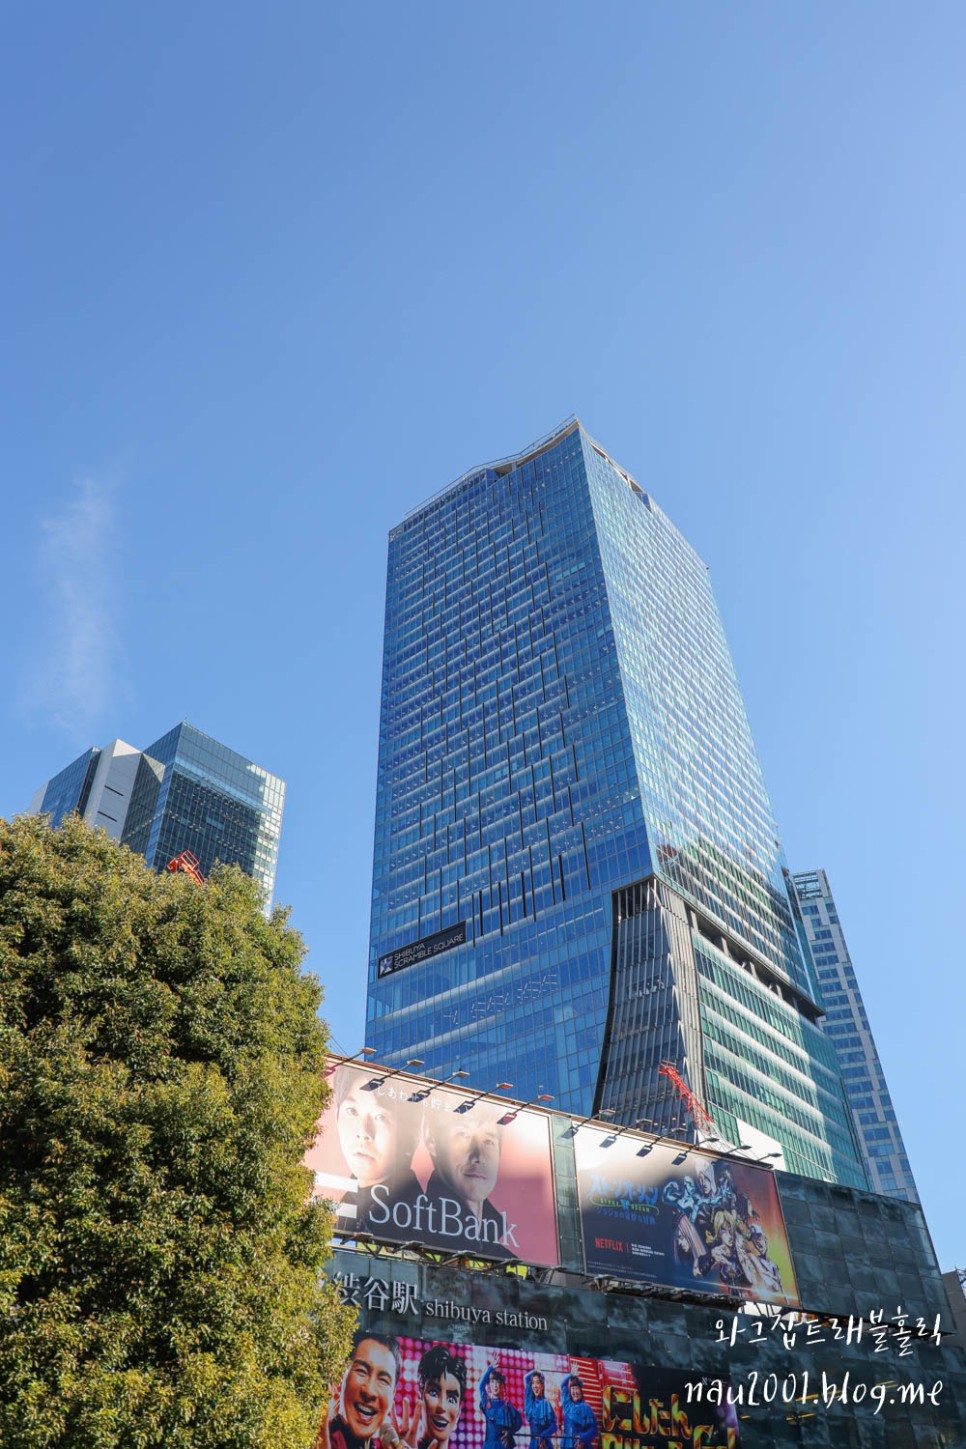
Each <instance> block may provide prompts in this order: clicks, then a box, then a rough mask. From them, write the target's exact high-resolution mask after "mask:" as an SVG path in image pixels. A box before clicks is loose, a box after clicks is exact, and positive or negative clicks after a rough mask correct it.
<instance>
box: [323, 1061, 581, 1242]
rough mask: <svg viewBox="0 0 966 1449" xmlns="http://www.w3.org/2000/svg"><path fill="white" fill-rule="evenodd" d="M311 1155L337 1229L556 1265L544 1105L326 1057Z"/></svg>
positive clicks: (353, 1234)
mask: <svg viewBox="0 0 966 1449" xmlns="http://www.w3.org/2000/svg"><path fill="white" fill-rule="evenodd" d="M331 1065H332V1067H333V1071H332V1076H331V1081H332V1087H333V1092H332V1102H331V1105H330V1107H329V1110H328V1111H327V1112H326V1114H325V1116H324V1117H323V1119H322V1121H321V1123H320V1124H319V1125H320V1131H319V1136H318V1137H317V1139H316V1142H315V1145H314V1146H313V1147H312V1148H311V1150H310V1151H309V1152H308V1154H307V1155H306V1159H305V1161H306V1165H307V1166H308V1167H309V1168H310V1169H311V1171H312V1173H313V1181H314V1186H313V1195H314V1196H316V1197H324V1198H328V1199H329V1200H330V1201H332V1202H334V1203H335V1204H336V1205H337V1208H338V1217H337V1220H336V1232H337V1233H338V1234H340V1235H341V1236H343V1237H345V1238H350V1239H351V1238H355V1237H357V1236H358V1235H368V1236H370V1237H372V1238H374V1239H377V1240H381V1241H384V1242H391V1243H401V1244H402V1243H419V1244H421V1245H422V1246H424V1247H429V1248H439V1249H441V1250H444V1251H447V1252H450V1253H452V1254H453V1255H454V1256H457V1255H459V1256H470V1257H473V1258H480V1259H492V1260H496V1261H507V1260H509V1259H512V1258H518V1259H520V1260H521V1261H522V1262H524V1263H532V1264H535V1265H537V1266H547V1267H555V1266H556V1265H557V1262H558V1258H557V1218H556V1208H555V1203H554V1180H553V1164H552V1160H551V1155H550V1127H549V1123H548V1119H547V1117H546V1116H545V1115H544V1114H543V1113H540V1112H528V1111H522V1110H520V1109H519V1108H517V1107H515V1106H514V1105H513V1104H512V1103H509V1102H501V1101H495V1100H494V1099H492V1098H481V1097H478V1096H477V1095H476V1094H475V1093H473V1092H460V1091H458V1090H456V1089H454V1088H447V1087H440V1086H434V1085H433V1084H432V1083H430V1082H425V1083H420V1082H418V1081H416V1080H415V1079H413V1078H411V1077H402V1076H399V1075H396V1074H389V1073H387V1072H385V1071H384V1070H383V1069H381V1068H373V1067H366V1066H360V1065H358V1064H350V1063H348V1062H339V1061H333V1062H332V1064H331Z"/></svg>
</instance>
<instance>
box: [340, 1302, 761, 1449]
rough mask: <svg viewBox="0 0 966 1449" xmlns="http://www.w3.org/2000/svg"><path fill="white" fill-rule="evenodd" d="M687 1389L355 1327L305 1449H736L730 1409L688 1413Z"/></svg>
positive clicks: (683, 1376)
mask: <svg viewBox="0 0 966 1449" xmlns="http://www.w3.org/2000/svg"><path fill="white" fill-rule="evenodd" d="M689 1382H691V1383H701V1382H702V1380H701V1376H700V1375H697V1374H693V1373H692V1374H688V1373H687V1372H686V1371H685V1370H682V1369H665V1368H661V1369H656V1368H651V1367H648V1366H647V1365H638V1364H630V1363H624V1362H619V1361H615V1360H611V1359H597V1358H576V1357H573V1356H571V1355H569V1354H562V1353H543V1352H532V1351H530V1350H528V1349H516V1348H492V1347H489V1346H487V1347H483V1346H482V1345H479V1344H473V1343H449V1342H436V1341H424V1340H421V1339H415V1338H403V1337H400V1338H396V1337H394V1336H392V1335H384V1334H381V1333H377V1332H375V1331H372V1332H370V1331H369V1330H368V1329H365V1328H363V1329H360V1330H358V1332H357V1334H356V1338H355V1341H354V1345H353V1349H352V1352H351V1354H350V1356H349V1360H348V1362H347V1364H346V1367H345V1371H344V1373H343V1376H342V1380H341V1383H340V1384H339V1385H338V1386H337V1388H336V1391H335V1394H334V1396H333V1400H332V1402H331V1404H330V1405H329V1409H328V1412H327V1414H326V1418H325V1422H324V1423H323V1425H322V1427H321V1429H320V1431H319V1435H318V1437H317V1439H316V1441H315V1442H316V1449H658V1446H660V1449H668V1445H669V1444H677V1445H681V1446H684V1445H686V1446H687V1449H701V1446H724V1449H738V1446H739V1445H740V1442H741V1439H740V1430H739V1424H738V1418H737V1414H736V1412H735V1408H734V1406H733V1405H731V1404H728V1403H724V1404H721V1405H712V1404H708V1403H701V1402H694V1403H691V1402H690V1401H689V1400H690V1395H689V1394H688V1392H687V1384H688V1383H689ZM722 1382H723V1383H724V1384H727V1382H728V1381H727V1380H723V1381H722ZM695 1397H696V1398H697V1395H696V1396H695ZM702 1397H703V1396H702ZM724 1397H727V1395H724Z"/></svg>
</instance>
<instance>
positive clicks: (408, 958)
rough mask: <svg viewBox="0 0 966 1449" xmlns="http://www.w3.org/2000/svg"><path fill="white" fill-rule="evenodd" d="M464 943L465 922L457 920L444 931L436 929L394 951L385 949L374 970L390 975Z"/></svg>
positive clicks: (383, 974) (380, 974)
mask: <svg viewBox="0 0 966 1449" xmlns="http://www.w3.org/2000/svg"><path fill="white" fill-rule="evenodd" d="M465 943H466V922H465V921H458V922H457V924H456V925H455V926H447V928H446V930H445V931H436V932H435V934H434V935H432V936H423V937H422V938H421V939H420V940H419V941H413V942H411V943H410V945H408V946H400V947H399V948H398V950H396V951H387V952H386V954H385V956H380V957H379V961H378V963H377V967H376V971H377V974H378V975H379V976H380V977H382V976H391V975H392V973H393V972H394V971H403V970H405V968H406V967H407V966H415V965H416V964H417V963H418V962H420V961H429V960H431V959H432V957H433V956H439V955H440V954H441V953H442V952H443V951H451V950H452V948H453V947H454V946H462V945H465Z"/></svg>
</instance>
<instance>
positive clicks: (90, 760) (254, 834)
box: [30, 722, 285, 902]
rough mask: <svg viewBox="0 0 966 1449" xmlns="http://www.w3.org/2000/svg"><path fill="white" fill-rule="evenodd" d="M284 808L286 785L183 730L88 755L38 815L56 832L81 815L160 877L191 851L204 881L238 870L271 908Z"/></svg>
mask: <svg viewBox="0 0 966 1449" xmlns="http://www.w3.org/2000/svg"><path fill="white" fill-rule="evenodd" d="M284 802H285V784H284V781H282V780H279V779H278V778H277V777H276V776H275V775H270V774H269V773H268V771H267V770H263V769H262V768H261V767H260V766H259V765H255V764H253V763H252V761H251V760H248V759H246V758H245V756H244V755H240V754H238V752H237V751H236V750H230V749H229V748H228V747H227V745H223V744H221V743H219V741H218V740H214V739H212V738H211V737H210V735H206V734H203V733H202V731H201V730H198V729H195V728H194V726H193V725H190V724H187V723H185V722H182V723H181V724H179V725H176V726H175V728H174V729H173V730H169V731H168V733H167V734H166V735H162V737H161V738H160V739H159V740H157V741H155V743H154V744H153V745H150V746H149V747H148V748H147V749H146V750H143V751H142V750H137V749H135V748H134V747H133V746H131V745H127V744H125V743H124V742H123V740H113V741H112V742H111V744H109V745H107V746H106V747H105V748H104V749H90V750H87V751H85V753H84V754H83V755H81V756H80V757H79V758H78V759H77V760H75V761H74V762H73V763H72V764H70V765H68V766H67V767H66V768H65V769H64V770H62V771H60V773H59V774H57V775H55V776H53V777H52V778H51V779H50V780H48V781H47V783H46V784H45V785H42V786H41V787H40V789H39V790H38V791H37V792H36V794H35V795H34V798H33V800H32V801H31V806H30V808H31V812H32V813H34V814H46V815H49V816H50V820H51V824H52V825H54V826H56V825H59V824H60V822H61V821H62V820H63V818H64V816H65V815H67V814H70V813H73V812H75V811H76V812H77V813H78V814H80V815H82V816H83V817H84V819H85V820H87V821H88V823H89V824H91V825H95V826H100V827H102V828H103V829H105V830H106V831H107V832H108V834H109V835H111V836H112V837H113V838H114V839H116V840H120V841H121V843H122V844H123V845H127V846H130V848H131V849H132V850H136V851H137V852H138V853H139V854H140V855H143V856H144V858H145V860H146V861H147V862H148V864H149V865H150V866H153V867H154V868H155V869H156V870H163V869H164V867H165V866H166V865H167V863H168V861H169V860H171V859H172V858H173V857H174V856H176V855H179V854H180V853H181V851H183V850H189V851H191V852H192V853H193V854H194V855H195V856H197V858H198V862H199V865H200V867H201V870H202V873H203V874H205V875H208V874H209V872H210V871H211V869H212V867H213V866H214V865H215V863H216V862H217V861H220V862H221V863H222V864H224V865H238V866H240V867H241V869H242V870H243V871H245V872H246V874H248V875H250V876H253V877H254V879H255V880H256V881H257V882H258V883H259V885H260V886H261V887H262V890H263V891H264V893H265V899H266V902H270V901H271V898H272V892H273V890H274V887H275V871H276V867H277V864H278V844H279V836H280V834H281V829H282V809H283V806H284Z"/></svg>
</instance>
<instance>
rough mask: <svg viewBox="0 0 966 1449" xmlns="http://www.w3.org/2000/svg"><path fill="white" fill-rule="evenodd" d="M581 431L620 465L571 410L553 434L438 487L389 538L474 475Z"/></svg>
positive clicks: (522, 459)
mask: <svg viewBox="0 0 966 1449" xmlns="http://www.w3.org/2000/svg"><path fill="white" fill-rule="evenodd" d="M577 430H579V431H580V432H582V433H583V434H584V436H585V437H586V438H587V440H588V441H589V442H591V443H593V445H594V447H596V448H599V449H600V451H601V452H602V453H604V455H605V456H606V457H607V458H609V459H610V461H611V462H612V463H614V466H615V468H620V464H619V463H616V462H615V460H614V459H613V458H611V457H610V454H609V453H607V451H606V449H604V448H601V447H600V444H599V443H597V442H596V440H595V439H593V438H592V437H591V436H590V434H589V433H588V432H587V429H586V428H585V427H584V425H583V423H582V422H581V421H580V419H579V417H578V416H577V414H576V413H571V414H570V415H569V417H566V418H565V419H564V420H563V422H562V423H559V424H558V426H557V427H555V428H553V429H552V430H551V431H550V432H549V433H545V434H544V435H543V437H542V438H537V440H536V441H535V442H533V443H530V444H529V445H528V446H527V447H526V448H522V449H521V450H520V452H518V453H510V454H508V455H507V456H506V457H505V458H495V459H493V460H492V461H491V462H488V463H478V464H477V465H476V466H475V467H473V468H467V469H466V471H465V472H463V473H461V474H460V475H459V477H458V478H454V479H453V481H452V482H451V483H447V484H446V485H445V486H444V487H443V488H439V489H437V491H436V492H435V493H431V494H430V495H429V497H428V498H424V499H423V501H422V502H421V503H417V504H416V505H415V507H413V508H410V509H409V510H408V512H407V513H405V514H404V515H403V517H402V518H401V519H400V521H399V523H397V524H395V525H394V526H393V527H392V528H391V529H390V530H389V537H390V538H394V537H395V535H396V534H397V533H398V531H399V530H400V529H401V528H402V527H404V525H405V524H407V523H409V522H410V520H411V519H413V518H416V517H417V516H418V515H419V514H420V513H422V512H424V511H425V509H427V508H431V507H433V505H434V504H437V503H439V502H441V501H442V499H444V498H445V497H446V495H447V494H448V493H452V492H453V490H454V489H455V488H459V487H460V485H461V484H462V483H466V482H468V481H469V480H470V479H471V478H475V477H476V476H477V475H478V474H479V473H483V472H486V471H488V470H491V469H506V470H507V471H509V470H510V469H512V468H520V467H522V466H523V464H524V463H527V462H529V461H530V460H531V459H532V458H536V457H539V455H540V454H541V453H545V452H547V450H548V449H549V448H552V447H554V445H555V444H557V443H559V442H560V441H561V440H562V439H563V438H566V437H568V436H569V435H570V434H571V433H572V432H575V431H577ZM620 471H621V472H622V473H624V472H626V469H624V468H620Z"/></svg>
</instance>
